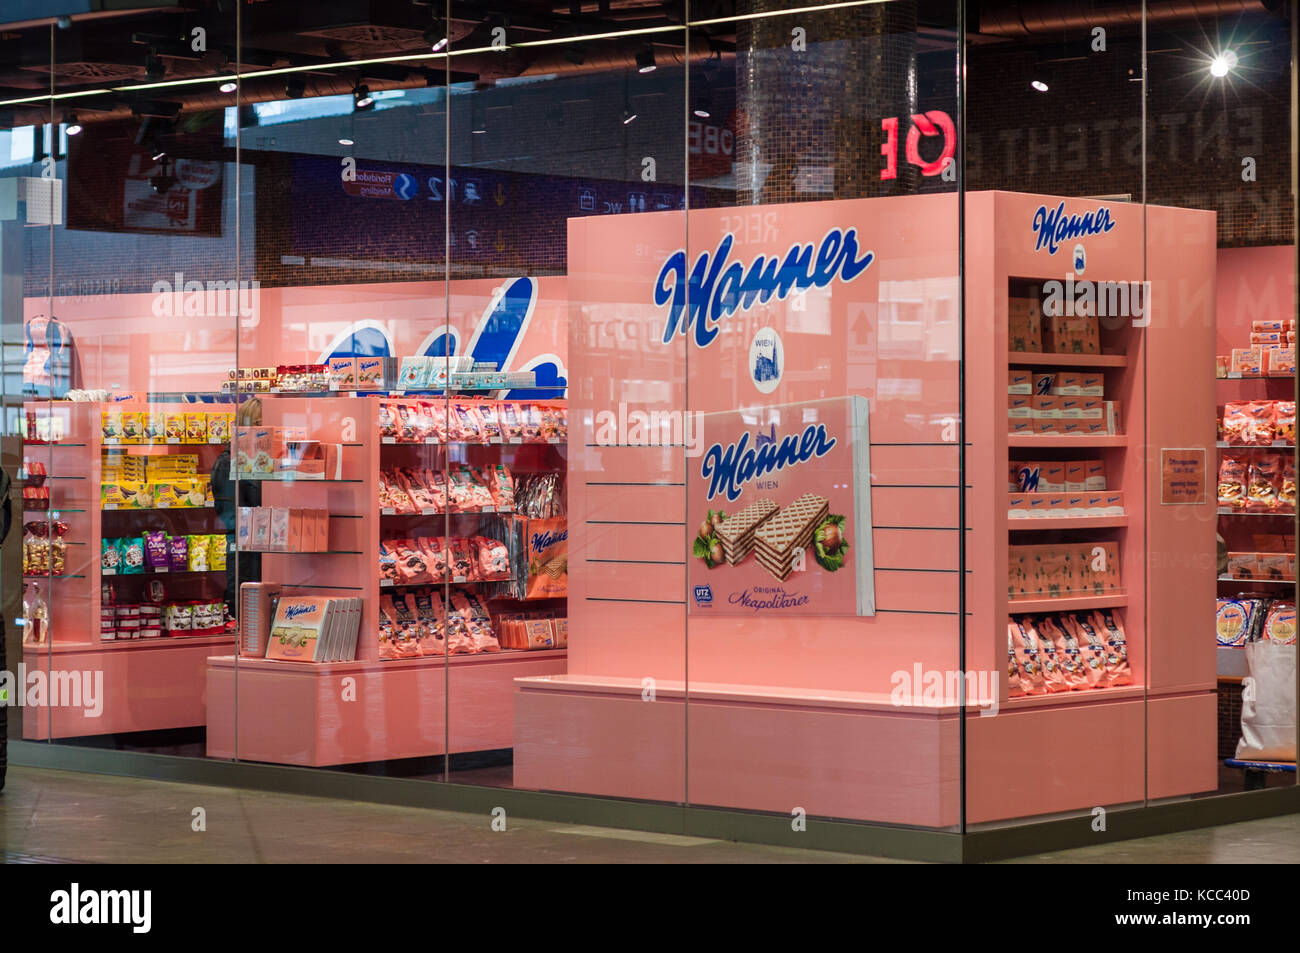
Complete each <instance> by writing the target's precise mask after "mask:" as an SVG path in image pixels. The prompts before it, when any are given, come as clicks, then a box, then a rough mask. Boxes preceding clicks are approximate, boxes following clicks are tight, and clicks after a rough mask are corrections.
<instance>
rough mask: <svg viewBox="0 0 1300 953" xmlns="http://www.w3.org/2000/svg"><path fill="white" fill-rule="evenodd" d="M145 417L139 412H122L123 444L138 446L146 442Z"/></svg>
mask: <svg viewBox="0 0 1300 953" xmlns="http://www.w3.org/2000/svg"><path fill="white" fill-rule="evenodd" d="M144 439H145V437H144V416H143V415H142V414H141V413H140V411H138V410H134V411H133V410H124V411H122V439H121V441H120V442H121V443H129V444H138V443H143V442H144Z"/></svg>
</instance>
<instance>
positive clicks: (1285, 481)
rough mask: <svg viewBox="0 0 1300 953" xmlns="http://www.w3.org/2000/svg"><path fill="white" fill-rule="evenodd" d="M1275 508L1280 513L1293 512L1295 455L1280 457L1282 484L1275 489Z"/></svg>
mask: <svg viewBox="0 0 1300 953" xmlns="http://www.w3.org/2000/svg"><path fill="white" fill-rule="evenodd" d="M1277 509H1278V512H1280V513H1294V512H1295V457H1293V456H1285V457H1283V458H1282V484H1281V486H1280V487H1279V488H1278V491H1277Z"/></svg>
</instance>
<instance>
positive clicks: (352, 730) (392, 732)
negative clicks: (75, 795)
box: [207, 633, 565, 767]
mask: <svg viewBox="0 0 1300 953" xmlns="http://www.w3.org/2000/svg"><path fill="white" fill-rule="evenodd" d="M363 634H364V633H363ZM564 657H565V652H564V650H562V649H560V650H555V651H538V652H500V653H492V654H489V655H457V656H453V657H452V659H451V665H450V666H448V665H447V664H445V662H444V661H443V660H441V659H409V660H403V659H398V660H393V661H386V662H379V661H358V662H326V663H321V664H315V663H311V662H277V661H272V660H267V659H247V658H241V659H236V658H234V657H233V656H229V655H227V656H221V657H217V658H210V659H208V671H207V691H208V697H209V698H211V699H213V700H214V704H213V705H211V706H210V707H209V709H208V713H207V719H208V722H207V724H208V734H207V742H208V747H207V754H208V757H210V758H235V757H238V758H239V760H241V761H269V762H272V763H275V764H299V765H308V766H311V767H322V766H325V765H338V764H356V763H359V762H363V761H389V760H393V759H396V758H424V757H430V756H433V755H442V754H447V753H449V752H450V753H457V752H462V751H490V750H493V749H496V748H509V747H510V744H511V737H512V734H513V724H512V721H511V716H510V713H511V695H512V694H513V685H514V680H515V679H516V678H523V677H528V676H538V675H551V674H557V673H560V672H563V671H564V665H565V659H564ZM236 688H238V705H237V706H236V705H235V704H234V701H235V698H236V695H235V692H236ZM223 699H229V700H230V702H231V704H220V702H221V701H222V700H223ZM448 711H450V715H451V722H450V725H449V724H448V722H447V715H448ZM236 731H238V740H237V741H236Z"/></svg>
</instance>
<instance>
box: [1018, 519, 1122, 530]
mask: <svg viewBox="0 0 1300 953" xmlns="http://www.w3.org/2000/svg"><path fill="white" fill-rule="evenodd" d="M1123 526H1128V516H1060V517H1042V518H1035V517H1026V518H1024V519H1009V520H1007V529H1008V530H1009V531H1010V532H1013V533H1017V532H1026V531H1041V530H1048V529H1052V530H1056V529H1115V528H1117V527H1123Z"/></svg>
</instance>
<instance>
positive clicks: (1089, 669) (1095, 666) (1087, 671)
mask: <svg viewBox="0 0 1300 953" xmlns="http://www.w3.org/2000/svg"><path fill="white" fill-rule="evenodd" d="M1061 625H1062V627H1063V628H1065V629H1066V631H1068V632H1070V633H1071V634H1072V635H1073V636H1074V642H1075V645H1077V646H1078V648H1079V658H1080V659H1081V660H1082V662H1083V674H1084V676H1085V677H1086V678H1087V679H1088V687H1089V688H1096V687H1097V686H1098V685H1100V684H1101V683H1102V681H1103V680H1104V679H1105V677H1106V642H1105V640H1104V639H1103V638H1102V637H1101V636H1100V635H1098V634H1097V630H1096V629H1094V628H1093V627H1092V625H1091V624H1090V623H1089V622H1088V621H1087V619H1086V618H1084V617H1081V616H1076V615H1074V614H1066V615H1064V616H1062V617H1061Z"/></svg>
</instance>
